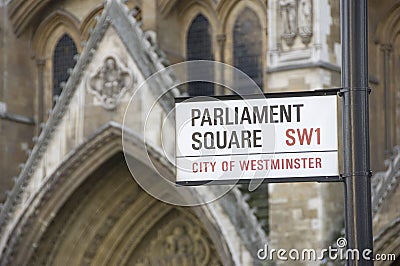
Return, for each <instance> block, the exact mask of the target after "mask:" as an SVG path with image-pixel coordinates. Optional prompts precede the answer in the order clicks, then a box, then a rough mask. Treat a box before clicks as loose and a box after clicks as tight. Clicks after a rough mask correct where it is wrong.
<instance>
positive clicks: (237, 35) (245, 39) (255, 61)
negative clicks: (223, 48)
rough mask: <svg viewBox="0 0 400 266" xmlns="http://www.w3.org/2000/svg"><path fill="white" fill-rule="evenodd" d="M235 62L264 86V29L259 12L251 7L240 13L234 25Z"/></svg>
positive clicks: (235, 64)
mask: <svg viewBox="0 0 400 266" xmlns="http://www.w3.org/2000/svg"><path fill="white" fill-rule="evenodd" d="M233 64H234V66H235V67H237V68H238V69H240V70H241V71H243V72H244V73H246V74H247V75H248V76H249V77H250V78H252V79H253V80H254V81H255V82H256V83H257V85H258V86H259V87H260V88H261V89H262V88H263V70H262V29H261V24H260V22H259V20H258V16H257V14H256V13H255V12H254V11H252V10H251V9H250V8H245V9H244V10H243V11H242V12H241V13H240V15H239V17H238V18H237V19H236V22H235V25H234V29H233ZM248 89H251V88H248Z"/></svg>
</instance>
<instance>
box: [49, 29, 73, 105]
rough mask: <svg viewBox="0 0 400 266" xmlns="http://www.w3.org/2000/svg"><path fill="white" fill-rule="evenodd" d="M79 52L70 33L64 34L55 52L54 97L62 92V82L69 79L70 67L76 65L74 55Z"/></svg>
mask: <svg viewBox="0 0 400 266" xmlns="http://www.w3.org/2000/svg"><path fill="white" fill-rule="evenodd" d="M77 53H78V51H77V49H76V45H75V43H74V41H73V40H72V39H71V37H70V36H69V35H68V34H64V35H63V36H62V37H61V38H60V39H59V41H58V42H57V45H56V47H55V49H54V53H53V97H54V96H59V95H60V94H61V91H62V88H61V86H60V84H61V83H62V82H66V81H67V80H68V78H69V73H68V69H69V68H73V67H74V66H75V60H74V55H76V54H77Z"/></svg>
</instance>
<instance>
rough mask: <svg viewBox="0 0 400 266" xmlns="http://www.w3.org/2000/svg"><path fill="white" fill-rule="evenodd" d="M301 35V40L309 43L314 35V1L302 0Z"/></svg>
mask: <svg viewBox="0 0 400 266" xmlns="http://www.w3.org/2000/svg"><path fill="white" fill-rule="evenodd" d="M299 35H300V38H301V41H302V42H303V43H304V44H305V45H307V44H309V43H310V41H311V36H312V2H311V0H300V4H299Z"/></svg>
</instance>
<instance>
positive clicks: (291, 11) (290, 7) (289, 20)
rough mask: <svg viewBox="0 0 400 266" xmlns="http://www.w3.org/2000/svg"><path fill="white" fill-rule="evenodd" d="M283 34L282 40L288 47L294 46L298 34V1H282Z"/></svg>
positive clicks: (280, 3) (280, 4) (280, 2)
mask: <svg viewBox="0 0 400 266" xmlns="http://www.w3.org/2000/svg"><path fill="white" fill-rule="evenodd" d="M279 6H280V8H281V17H282V26H283V33H282V38H283V39H284V40H285V42H286V44H287V45H288V46H292V45H293V43H294V39H295V38H296V35H297V34H296V32H297V10H296V0H280V1H279Z"/></svg>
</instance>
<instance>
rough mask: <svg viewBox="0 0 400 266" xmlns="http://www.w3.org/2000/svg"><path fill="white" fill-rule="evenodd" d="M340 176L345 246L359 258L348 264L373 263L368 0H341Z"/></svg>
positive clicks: (349, 261) (349, 260)
mask: <svg viewBox="0 0 400 266" xmlns="http://www.w3.org/2000/svg"><path fill="white" fill-rule="evenodd" d="M340 10H341V37H342V87H343V89H342V96H343V150H344V154H343V159H344V164H343V166H344V169H343V170H344V171H343V178H344V184H345V208H346V217H345V222H346V238H347V249H357V250H358V252H359V255H360V257H359V258H360V259H359V260H351V259H348V261H347V265H373V261H372V253H368V251H366V252H365V253H366V254H365V255H367V256H369V257H371V260H368V259H366V258H364V256H363V251H364V250H367V249H369V250H371V251H372V249H373V243H372V210H371V180H370V151H369V114H368V112H369V107H368V97H369V88H368V38H367V37H368V25H367V24H368V21H367V12H368V9H367V0H341V9H340Z"/></svg>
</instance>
